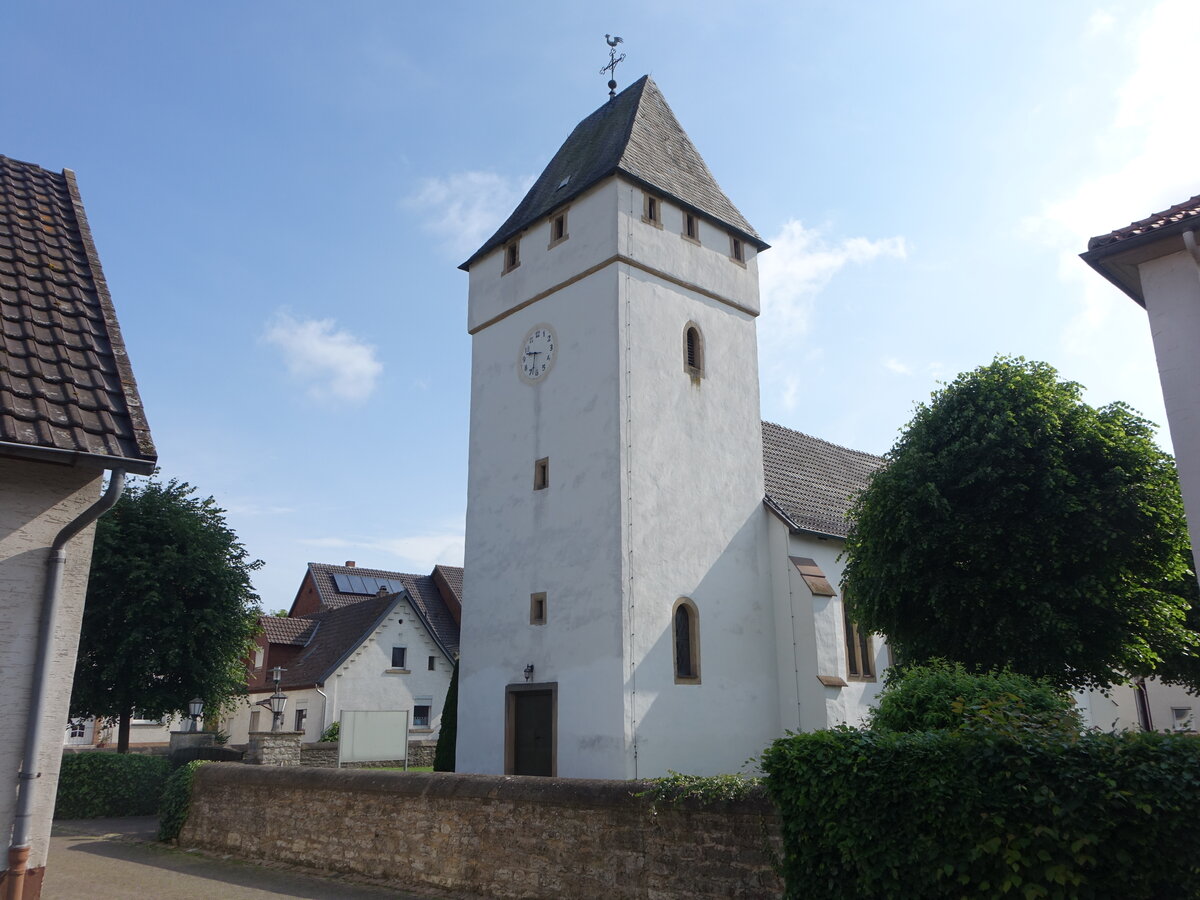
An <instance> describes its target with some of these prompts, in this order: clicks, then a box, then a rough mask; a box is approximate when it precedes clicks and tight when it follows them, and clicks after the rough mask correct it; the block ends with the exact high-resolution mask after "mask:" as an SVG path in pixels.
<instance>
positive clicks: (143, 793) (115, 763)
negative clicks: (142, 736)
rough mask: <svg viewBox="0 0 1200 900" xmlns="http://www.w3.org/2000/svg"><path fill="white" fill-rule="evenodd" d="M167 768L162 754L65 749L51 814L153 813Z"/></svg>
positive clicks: (60, 816)
mask: <svg viewBox="0 0 1200 900" xmlns="http://www.w3.org/2000/svg"><path fill="white" fill-rule="evenodd" d="M170 771H171V765H170V763H168V762H167V761H166V760H165V759H164V758H163V757H161V756H143V755H141V754H133V753H103V752H100V751H91V752H88V753H64V754H63V758H62V769H61V770H60V771H59V776H58V798H57V799H56V800H55V803H54V818H56V819H95V818H100V817H102V816H103V817H110V816H151V815H154V813H156V812H157V811H158V798H159V795H160V794H162V789H163V785H164V784H165V783H166V781H167V775H168V774H169V773H170Z"/></svg>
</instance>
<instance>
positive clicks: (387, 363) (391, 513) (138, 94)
mask: <svg viewBox="0 0 1200 900" xmlns="http://www.w3.org/2000/svg"><path fill="white" fill-rule="evenodd" d="M601 7H603V8H601ZM5 19H6V21H5V26H4V28H3V30H2V31H0V83H3V84H4V85H5V86H6V90H5V100H4V110H5V117H4V118H5V121H6V122H7V123H8V126H7V127H6V128H5V129H4V135H3V140H0V153H3V154H5V155H7V156H10V157H14V158H17V159H22V160H27V161H30V162H35V163H38V164H39V165H42V166H45V167H46V168H49V169H54V170H58V169H62V168H71V169H73V170H75V172H76V174H77V176H78V179H79V185H80V189H81V191H82V194H83V199H84V203H85V206H86V208H87V212H88V216H89V219H90V222H91V225H92V229H93V232H94V235H95V238H96V243H97V245H98V247H99V250H100V255H101V259H102V261H103V264H104V269H105V274H106V276H107V279H108V282H109V286H110V288H111V290H112V293H113V297H114V300H115V303H116V306H117V312H118V315H119V317H120V321H121V326H122V329H123V332H124V335H125V339H126V343H127V345H128V349H129V352H130V357H131V359H132V362H133V366H134V371H135V373H136V375H137V378H138V382H139V386H140V389H141V392H142V396H143V399H144V401H145V404H146V410H147V414H148V417H149V420H150V425H151V428H152V430H153V433H154V437H155V440H156V442H157V444H158V448H159V453H160V461H161V466H162V470H163V474H164V475H165V476H168V477H178V478H181V479H183V480H187V481H190V482H192V483H193V484H195V485H196V486H198V488H199V489H200V490H201V492H202V493H204V494H206V495H207V494H212V495H214V496H215V497H216V498H217V500H218V501H219V502H220V503H221V505H222V506H224V507H225V508H226V509H227V510H228V520H229V522H230V524H231V525H232V526H233V527H234V528H235V529H236V530H237V531H238V533H239V534H240V536H241V537H242V539H243V541H244V542H245V544H246V546H247V548H248V549H249V551H250V553H251V554H253V555H254V556H257V557H261V558H262V559H264V560H265V561H266V563H267V565H266V566H265V567H264V568H263V569H262V570H261V571H260V572H258V573H257V576H256V579H255V582H256V585H257V587H258V589H259V591H260V593H261V595H262V603H263V605H264V607H266V608H268V609H274V608H278V607H281V606H288V605H289V604H290V602H291V600H292V597H293V596H294V594H295V591H296V589H297V587H298V586H299V583H300V579H301V577H302V575H303V572H304V564H305V563H306V562H309V561H318V562H333V563H340V562H342V561H344V560H346V559H355V560H357V561H358V563H359V564H360V565H368V566H373V567H377V568H384V569H396V570H401V571H414V572H426V571H428V570H429V569H430V568H431V567H432V565H433V563H434V562H437V561H440V562H446V563H460V562H461V559H462V530H463V517H464V512H465V508H466V464H467V456H466V450H467V447H466V439H467V421H468V404H469V399H470V398H469V384H470V380H469V376H470V373H469V366H470V361H469V349H470V345H469V338H468V336H467V334H466V330H465V318H466V287H467V283H466V275H465V274H464V273H462V272H460V271H459V270H458V269H457V268H456V266H457V264H458V263H460V262H461V261H462V260H463V259H465V258H466V257H467V256H468V255H469V254H470V253H471V251H473V250H474V249H475V248H476V247H477V246H478V244H480V243H482V241H483V240H484V239H485V238H486V237H487V236H488V235H489V234H490V233H491V231H492V230H493V229H494V228H495V227H496V226H497V225H498V224H499V222H500V221H502V220H503V219H504V218H505V217H506V216H507V214H508V213H509V212H510V211H511V209H512V208H513V207H514V206H515V205H516V203H517V201H518V200H519V199H520V196H521V195H522V193H523V190H524V188H525V187H526V186H527V185H528V183H529V181H530V180H531V179H532V178H533V177H534V176H535V175H536V174H537V173H538V172H539V171H540V169H541V168H542V166H544V165H545V163H546V162H547V161H548V160H549V158H550V156H551V155H552V154H553V153H554V151H555V150H556V149H557V148H558V146H559V144H560V143H561V142H562V140H563V139H564V138H565V137H566V135H567V134H568V133H569V131H570V129H571V128H572V127H573V126H574V125H575V123H576V122H577V121H578V120H580V119H582V118H583V117H584V116H586V115H587V114H588V113H590V112H591V111H592V110H593V109H594V108H595V107H596V106H598V105H600V104H601V103H603V102H604V100H605V99H606V96H607V89H606V87H605V83H604V82H605V77H604V76H602V75H600V74H599V68H600V66H602V65H603V64H604V63H605V62H606V61H607V47H606V45H605V43H604V34H605V33H615V34H620V35H621V36H623V37H624V38H625V44H624V45H623V46H622V48H621V49H622V50H624V51H625V52H626V53H627V54H628V56H627V59H626V61H625V62H624V63H623V64H622V65H621V66H620V67H619V69H618V72H617V78H618V81H619V82H620V84H621V86H625V85H628V84H629V83H630V82H631V81H633V80H634V79H635V78H637V77H638V76H640V75H642V74H644V73H650V74H651V75H652V76H653V77H654V79H655V80H656V82H657V83H658V85H659V87H660V88H661V89H662V91H663V93H664V95H665V96H666V98H667V101H668V102H669V103H670V104H671V106H672V108H673V109H674V110H675V113H676V115H677V116H678V118H679V120H680V122H681V123H682V124H683V126H684V128H685V129H686V130H687V131H688V133H689V134H690V136H691V137H692V140H693V142H694V143H695V144H696V146H697V147H698V148H699V150H700V152H701V154H702V155H703V156H704V157H705V159H706V161H707V162H708V164H709V167H710V168H711V170H712V171H713V173H714V175H715V176H716V178H717V180H718V181H719V182H720V183H721V185H722V187H723V188H724V189H725V191H726V193H727V194H728V195H729V196H730V198H731V199H732V200H733V201H734V203H735V204H737V205H738V207H739V208H740V209H741V210H742V212H743V213H744V214H745V215H746V217H747V218H748V219H749V220H750V222H751V223H753V224H754V226H755V227H756V228H757V229H758V231H759V232H760V233H761V234H762V235H763V236H764V238H766V240H768V241H769V242H770V243H771V244H772V245H773V249H771V250H769V251H767V252H766V253H764V254H763V255H762V256H761V257H760V266H761V273H762V283H763V304H764V312H763V315H762V317H761V318H760V320H759V339H760V354H761V360H760V362H761V383H762V408H763V417H764V418H767V419H770V420H772V421H776V422H779V423H781V424H783V425H786V426H789V427H792V428H796V429H799V430H801V431H805V432H808V433H810V434H814V435H817V436H819V437H822V438H826V439H828V440H832V441H835V442H837V443H840V444H845V445H848V446H851V447H855V448H859V449H863V450H869V451H872V452H876V453H881V452H883V451H885V450H886V449H887V448H888V447H889V446H890V445H891V444H892V443H893V441H894V440H895V438H896V436H897V434H898V430H899V429H900V428H901V427H902V426H903V424H904V423H905V422H906V421H907V420H908V418H909V416H910V415H911V412H912V408H913V404H914V403H916V402H918V401H921V400H925V399H927V398H928V396H929V394H930V392H931V391H932V390H934V389H936V387H937V384H938V382H939V380H949V379H950V378H952V377H953V376H954V375H955V374H956V373H958V372H960V371H963V370H966V369H970V368H973V367H975V366H978V365H981V364H983V363H986V362H988V361H989V360H990V359H991V358H992V357H993V356H995V355H996V354H997V353H1005V354H1019V355H1024V356H1026V357H1029V358H1033V359H1041V360H1045V361H1047V362H1050V363H1051V364H1053V365H1055V366H1056V367H1058V369H1059V370H1060V372H1061V373H1062V374H1063V376H1064V377H1066V378H1070V379H1072V380H1075V381H1079V382H1081V383H1082V384H1084V385H1086V386H1087V388H1088V392H1087V397H1088V399H1089V400H1090V401H1091V402H1093V403H1106V402H1109V401H1112V400H1124V401H1126V402H1128V403H1130V404H1132V405H1133V406H1134V407H1135V408H1137V409H1139V410H1141V411H1142V412H1143V413H1144V414H1145V415H1146V416H1148V417H1149V418H1151V419H1152V420H1154V421H1156V422H1160V423H1162V422H1164V421H1165V417H1164V414H1163V410H1162V397H1161V393H1160V391H1159V387H1158V379H1157V371H1156V368H1155V361H1154V355H1153V350H1152V347H1151V344H1150V336H1149V329H1148V327H1147V324H1146V321H1145V314H1144V312H1143V311H1142V310H1141V309H1140V308H1139V307H1137V306H1136V305H1135V304H1134V303H1133V302H1132V301H1130V300H1129V299H1128V298H1126V297H1124V295H1122V294H1120V293H1119V292H1117V291H1116V289H1115V288H1112V287H1111V286H1109V285H1108V283H1107V282H1105V281H1103V280H1102V279H1101V278H1100V277H1099V276H1098V275H1096V274H1095V273H1094V272H1092V271H1091V270H1090V269H1089V268H1088V267H1087V266H1085V265H1084V264H1083V263H1082V262H1080V261H1079V260H1078V259H1077V256H1076V255H1077V254H1078V253H1079V252H1081V251H1082V250H1084V249H1085V247H1086V241H1087V237H1089V236H1090V235H1093V234H1099V233H1102V232H1105V231H1109V230H1111V229H1113V228H1116V227H1118V226H1121V225H1123V224H1126V223H1127V222H1129V221H1131V220H1133V219H1137V218H1141V217H1143V216H1145V215H1148V214H1150V213H1152V212H1155V211H1158V210H1160V209H1163V208H1165V207H1167V206H1170V205H1171V204H1173V203H1176V202H1179V201H1181V200H1184V199H1185V198H1187V197H1190V196H1192V195H1193V194H1196V193H1198V192H1200V172H1197V171H1196V170H1195V164H1194V150H1193V148H1194V147H1195V146H1197V138H1200V123H1198V122H1197V120H1196V117H1195V116H1194V115H1193V114H1192V113H1193V110H1194V109H1195V105H1196V104H1195V100H1194V97H1193V86H1192V84H1193V81H1194V78H1193V73H1192V69H1191V65H1190V62H1189V60H1190V59H1191V56H1192V53H1193V48H1194V46H1195V45H1196V43H1197V40H1198V39H1200V4H1196V3H1194V2H1190V0H1161V2H1156V3H1153V2H1147V0H1129V2H1112V3H1094V2H1092V3H1089V2H1076V0H1055V2H1054V3H1047V2H1044V0H1040V2H1030V0H1013V2H1009V3H1006V4H1000V5H998V4H990V5H984V4H977V3H968V2H963V0H914V2H911V3H903V4H897V3H876V2H871V3H865V2H860V3H841V2H814V0H800V2H790V3H765V2H763V3H755V2H745V3H738V4H731V3H706V2H695V0H690V2H674V0H670V2H643V3H630V2H622V0H615V2H610V3H606V4H591V5H588V6H586V7H585V6H584V5H582V4H580V5H575V4H565V3H562V2H558V3H550V2H523V3H508V4H495V3H488V4H484V3H479V4H471V3H464V2H453V0H451V2H444V3H440V4H422V5H421V6H420V8H417V6H416V5H415V4H403V3H399V2H367V0H355V2H344V3H338V4H334V3H332V2H328V3H315V2H300V0H289V2H282V0H259V2H255V3H252V4H249V3H233V2H224V0H211V2H207V3H205V4H182V3H161V2H123V3H122V2H112V3H103V4H101V3H95V2H83V0H80V2H65V0H41V2H37V3H24V4H17V5H14V7H13V8H10V9H8V10H7V11H6V15H5ZM1161 440H1162V442H1163V443H1164V446H1168V447H1169V446H1170V445H1169V437H1168V436H1167V435H1166V433H1165V429H1164V431H1163V433H1162V435H1161Z"/></svg>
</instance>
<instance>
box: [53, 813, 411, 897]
mask: <svg viewBox="0 0 1200 900" xmlns="http://www.w3.org/2000/svg"><path fill="white" fill-rule="evenodd" d="M157 828H158V820H157V819H155V818H153V817H146V818H136V819H81V820H76V821H66V822H55V823H54V829H53V832H52V834H51V838H50V859H49V862H48V864H47V866H46V879H45V881H44V883H43V885H42V897H43V898H44V900H59V898H71V897H87V898H88V900H130V898H137V900H191V898H196V900H272V898H276V900H277V898H282V897H300V898H306V900H341V898H344V900H382V898H384V897H392V898H397V900H422V898H421V897H418V896H417V895H416V894H408V893H403V892H401V891H397V890H395V889H393V888H386V887H378V886H375V885H370V884H364V883H355V882H353V881H349V880H346V879H343V878H341V877H334V876H331V877H319V876H314V875H305V874H301V873H298V872H295V871H292V870H289V869H284V868H275V867H268V866H262V865H255V864H253V863H248V862H243V861H241V860H235V859H232V858H224V859H218V858H214V857H209V856H205V855H203V854H200V853H194V852H187V851H184V850H178V849H175V848H173V847H168V846H166V845H164V844H159V843H156V842H155V833H156V831H157Z"/></svg>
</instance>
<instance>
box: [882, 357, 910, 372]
mask: <svg viewBox="0 0 1200 900" xmlns="http://www.w3.org/2000/svg"><path fill="white" fill-rule="evenodd" d="M883 367H884V368H885V369H887V370H888V371H889V372H895V373H896V374H897V375H911V374H912V372H913V370H912V366H909V365H906V364H905V363H902V362H900V360H898V359H896V358H894V357H888V358H887V359H885V360H884V361H883Z"/></svg>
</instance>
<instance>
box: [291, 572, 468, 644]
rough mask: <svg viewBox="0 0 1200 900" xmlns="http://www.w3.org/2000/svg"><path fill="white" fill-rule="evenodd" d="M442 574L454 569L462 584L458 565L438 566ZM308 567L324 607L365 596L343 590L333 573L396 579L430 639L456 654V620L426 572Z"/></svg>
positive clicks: (354, 601)
mask: <svg viewBox="0 0 1200 900" xmlns="http://www.w3.org/2000/svg"><path fill="white" fill-rule="evenodd" d="M440 568H441V570H442V573H443V574H446V575H448V577H453V573H455V572H456V573H457V581H458V584H459V585H460V593H459V596H460V597H461V596H462V594H461V584H462V569H461V568H460V567H456V566H441V567H440ZM308 570H309V572H310V573H312V578H313V583H314V584H315V585H316V586H317V594H318V596H319V597H320V598H321V605H322V606H323V607H324V608H325V609H342V608H344V607H346V606H351V605H356V604H359V603H362V602H363V601H364V600H366V599H368V596H369V595H366V594H347V593H343V592H342V591H339V590H338V589H337V584H336V583H335V582H334V580H333V576H334V575H339V574H340V575H367V576H374V577H376V578H388V579H392V580H395V581H399V582H400V583H401V584H403V585H404V587H405V589H407V591H408V593H409V596H410V597H411V599H412V605H413V607H414V608H415V609H416V611H417V614H418V615H419V616H421V617H422V618H423V619H424V620H425V623H426V625H427V626H428V628H429V630H430V631H431V632H432V634H433V639H434V640H435V641H437V642H438V644H440V645H441V647H442V649H443V650H445V651H446V653H447V654H448V655H450V656H451V657H455V656H457V655H458V636H459V627H458V623H457V622H456V621H455V620H454V616H453V615H451V613H450V610H449V609H447V608H446V602H445V600H443V599H442V595H441V592H440V591H439V590H438V589H437V585H436V584H434V581H433V577H432V576H430V575H410V574H407V573H404V572H389V571H386V570H384V569H365V568H363V567H362V566H332V565H327V564H325V563H309V564H308Z"/></svg>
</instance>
